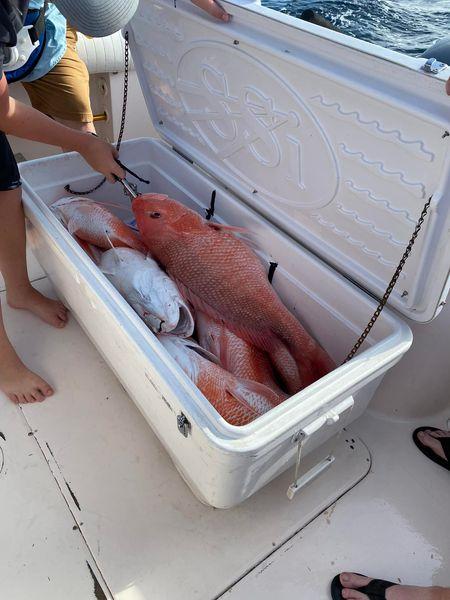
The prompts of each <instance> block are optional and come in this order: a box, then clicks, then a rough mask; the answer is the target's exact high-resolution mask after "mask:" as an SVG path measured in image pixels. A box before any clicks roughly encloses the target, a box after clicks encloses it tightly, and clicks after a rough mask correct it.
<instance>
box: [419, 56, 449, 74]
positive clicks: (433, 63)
mask: <svg viewBox="0 0 450 600" xmlns="http://www.w3.org/2000/svg"><path fill="white" fill-rule="evenodd" d="M447 66H448V65H446V64H445V63H443V62H440V61H439V60H437V59H436V58H429V59H428V60H427V62H426V63H425V64H424V65H422V67H421V68H422V70H423V71H425V73H432V74H433V75H436V74H437V73H440V72H441V71H443V70H444V69H446V68H447Z"/></svg>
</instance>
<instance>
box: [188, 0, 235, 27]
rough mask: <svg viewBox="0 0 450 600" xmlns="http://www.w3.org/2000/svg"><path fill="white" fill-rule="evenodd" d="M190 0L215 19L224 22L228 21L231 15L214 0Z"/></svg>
mask: <svg viewBox="0 0 450 600" xmlns="http://www.w3.org/2000/svg"><path fill="white" fill-rule="evenodd" d="M191 2H192V4H195V6H198V7H199V8H201V9H202V10H205V11H206V12H207V13H208V14H210V15H211V16H212V17H215V18H216V19H220V20H221V21H225V22H228V21H229V20H230V19H231V15H229V14H228V13H227V12H226V10H224V9H223V8H222V7H221V6H220V4H219V3H218V2H216V0H191Z"/></svg>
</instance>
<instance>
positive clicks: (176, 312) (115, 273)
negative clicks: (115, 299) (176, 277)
mask: <svg viewBox="0 0 450 600" xmlns="http://www.w3.org/2000/svg"><path fill="white" fill-rule="evenodd" d="M99 267H100V269H101V271H102V272H103V273H104V274H105V275H106V277H108V279H109V280H110V281H111V283H112V284H113V285H114V287H115V288H116V289H117V290H118V291H119V292H120V294H122V296H123V297H124V298H125V299H126V300H127V302H128V303H129V304H130V305H131V306H132V307H133V309H134V310H135V311H136V312H137V314H138V315H139V316H140V317H141V319H143V321H144V322H145V323H146V324H147V325H148V326H149V327H150V329H151V330H152V331H154V332H155V333H169V332H170V333H172V334H175V335H179V336H181V337H189V336H190V335H192V332H193V331H194V319H193V317H192V314H191V312H190V310H189V308H188V306H187V305H186V303H185V302H184V300H183V298H182V297H181V294H180V292H179V290H178V288H177V286H176V284H175V283H174V282H173V281H172V280H171V279H170V277H169V276H168V275H167V273H165V272H164V271H163V270H162V269H161V268H160V267H159V266H158V264H157V263H156V262H155V261H154V260H153V259H152V258H150V257H149V256H145V255H144V254H142V253H141V252H138V251H137V250H133V249H131V248H112V249H111V250H108V251H107V252H104V253H103V255H102V257H101V260H100V264H99Z"/></svg>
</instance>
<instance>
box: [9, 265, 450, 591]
mask: <svg viewBox="0 0 450 600" xmlns="http://www.w3.org/2000/svg"><path fill="white" fill-rule="evenodd" d="M30 272H31V274H32V278H33V279H34V280H35V281H36V283H35V285H36V286H37V287H38V288H39V289H41V290H43V291H45V292H46V293H51V285H50V283H49V281H48V280H47V279H46V278H45V277H44V274H43V273H42V271H41V270H40V268H39V266H38V265H37V264H36V262H35V261H34V259H33V257H32V256H30ZM0 283H1V282H0ZM0 289H3V288H2V286H0ZM1 299H2V303H3V308H4V316H5V322H6V325H7V328H8V331H9V333H10V336H11V338H12V340H13V341H14V343H15V345H16V347H17V348H18V350H19V352H20V354H21V356H22V357H23V359H24V360H25V362H26V363H27V364H28V365H29V366H30V367H31V368H33V369H35V370H36V371H38V372H40V373H41V374H42V375H43V376H44V377H47V378H48V379H49V380H50V381H51V382H52V383H53V384H54V385H55V387H56V388H57V393H56V394H55V396H54V397H52V398H51V399H49V400H47V401H46V402H44V403H42V404H39V405H26V406H22V407H20V408H18V407H16V406H14V405H12V404H11V403H10V402H8V401H7V400H6V399H5V398H4V397H3V396H0V404H1V415H2V417H1V420H0V432H1V433H0V481H1V484H2V490H3V493H2V494H1V496H0V508H1V514H2V524H1V531H2V539H3V540H8V543H7V544H5V543H4V544H2V560H1V561H0V578H1V581H2V596H4V597H5V598H8V600H23V599H24V598H28V597H32V598H33V599H36V600H40V599H43V600H44V599H45V600H60V599H61V598H64V599H65V600H72V599H73V600H81V599H83V600H84V599H85V598H86V599H87V598H97V599H102V598H116V599H117V600H147V599H158V600H165V599H168V600H178V598H180V599H181V598H183V600H191V599H205V600H210V599H212V598H219V597H224V598H228V597H229V596H231V597H232V598H235V599H236V600H237V599H242V600H244V599H245V600H250V599H253V598H258V600H264V599H265V598H267V599H269V598H270V599H273V598H277V600H287V599H288V598H289V599H290V598H301V599H302V600H328V598H329V594H328V586H329V581H330V580H331V578H332V577H333V576H334V574H335V573H336V572H338V571H340V570H343V569H352V570H356V571H359V572H366V573H370V574H373V575H375V576H380V577H383V578H390V579H393V580H398V581H402V582H408V583H412V584H418V585H429V584H435V585H450V568H449V565H450V532H449V521H448V498H449V492H450V478H449V476H448V475H449V474H448V472H446V471H445V470H444V469H441V468H439V467H438V466H436V465H434V464H432V463H431V462H430V461H428V460H427V459H426V458H425V457H423V456H422V455H421V454H420V453H419V452H417V450H416V449H415V446H414V445H413V443H412V441H411V438H410V433H411V431H412V430H413V429H414V428H415V427H416V426H417V425H419V424H430V425H437V426H441V427H442V426H445V419H444V417H445V415H444V413H442V414H440V415H439V414H435V416H434V417H433V418H430V419H428V420H427V419H425V420H424V418H421V419H420V420H417V422H416V421H413V420H407V419H403V420H402V421H400V420H392V419H389V418H387V417H383V416H380V414H378V415H376V414H375V413H371V412H368V413H367V414H366V415H365V416H364V417H363V418H361V419H360V420H359V421H357V422H356V423H354V424H353V425H352V428H351V431H348V432H346V435H345V436H343V437H342V438H340V440H339V442H338V444H337V446H336V450H335V452H336V456H337V459H338V460H337V461H336V463H337V465H338V466H337V467H336V469H335V470H334V471H332V470H330V471H329V472H328V474H323V475H322V477H320V478H318V479H317V480H316V481H314V482H313V483H312V484H311V485H310V486H309V487H308V488H306V490H304V492H302V493H299V494H297V496H296V497H295V498H294V500H293V501H292V502H289V501H288V500H287V499H286V495H285V492H286V488H287V485H288V484H289V483H290V474H289V473H287V474H285V475H283V476H282V477H280V478H278V479H277V480H275V481H274V482H272V483H271V484H270V485H269V486H267V487H266V488H265V489H264V490H262V491H261V492H259V493H258V494H256V495H255V496H254V497H253V498H251V499H249V500H248V501H247V502H245V503H244V504H243V505H241V506H239V507H237V508H236V509H232V510H228V511H219V510H214V509H212V508H210V507H206V506H204V505H202V504H200V503H199V502H198V501H197V500H196V499H195V498H194V496H193V495H192V494H191V493H190V491H189V490H188V488H187V487H186V485H185V484H184V482H183V481H182V480H181V478H180V477H179V475H178V473H177V471H176V469H175V468H174V466H173V464H172V462H171V461H170V459H169V458H168V456H167V454H166V452H165V451H164V449H163V448H162V446H161V445H160V443H159V442H158V440H157V438H156V436H155V435H154V433H153V432H152V431H151V429H150V428H149V427H148V425H147V424H146V423H145V422H144V419H143V418H142V416H141V415H140V413H139V412H138V410H137V409H136V407H135V405H134V403H133V402H132V401H131V400H130V399H129V398H128V396H127V395H126V393H125V392H124V390H123V388H122V387H121V385H120V383H119V382H118V381H117V379H116V378H115V376H114V375H113V373H112V372H111V371H110V370H109V368H108V367H107V365H106V364H105V362H104V361H103V359H102V357H101V356H100V355H99V354H98V352H97V351H96V350H95V348H94V347H93V346H92V344H91V343H90V341H89V339H88V338H87V336H86V335H85V334H84V332H83V331H82V330H81V328H80V327H79V325H78V324H77V323H76V322H75V320H74V319H72V320H71V322H70V323H69V325H68V327H67V328H66V330H64V331H57V330H52V329H51V328H49V327H46V326H45V325H44V324H41V323H40V322H38V321H37V320H36V319H35V318H34V317H33V316H31V315H28V314H25V313H21V312H19V311H13V310H10V309H8V308H7V307H5V305H4V293H2V294H1ZM124 360H129V358H127V357H124ZM447 416H448V415H447ZM350 436H351V437H350ZM345 437H348V438H349V442H346V440H345V439H344V438H345ZM358 438H359V439H358ZM352 440H355V441H354V442H353V443H352ZM360 440H362V442H361V441H360ZM350 446H353V449H352V450H350ZM355 449H356V450H355ZM367 449H368V450H369V451H370V456H371V461H372V462H371V463H370V458H369V452H368V450H367ZM369 467H370V471H369V472H368V474H367V475H366V473H367V470H368V468H369ZM360 479H362V480H361V481H360V482H359V483H357V481H358V480H360ZM351 482H354V484H356V485H354V487H353V489H351V490H350V491H348V492H347V493H346V494H345V495H343V496H342V497H340V498H339V499H338V500H337V501H336V502H334V503H333V504H332V505H331V506H329V507H327V499H329V498H330V497H335V498H338V497H339V496H340V495H341V494H340V491H339V489H340V486H342V488H343V489H345V487H349V486H350V485H351ZM325 509H326V510H325ZM318 512H321V514H320V515H319V516H316V515H317V513H318ZM314 517H316V518H314ZM308 522H309V524H306V525H305V523H308Z"/></svg>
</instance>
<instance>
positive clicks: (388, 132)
mask: <svg viewBox="0 0 450 600" xmlns="http://www.w3.org/2000/svg"><path fill="white" fill-rule="evenodd" d="M311 100H318V101H319V102H320V104H321V105H322V106H324V107H325V108H328V109H335V111H336V112H337V113H339V115H341V116H342V117H351V118H353V119H355V121H357V122H358V123H359V124H360V125H363V126H364V127H373V128H374V129H375V130H376V131H377V132H378V133H380V134H381V135H384V136H391V137H394V138H395V139H396V140H397V141H399V142H400V143H402V144H404V145H405V146H415V147H416V149H417V150H418V151H419V152H420V153H422V154H424V155H425V156H426V157H427V160H428V161H429V162H433V161H434V159H435V158H436V155H435V153H434V152H431V150H428V149H427V148H426V146H425V144H424V142H423V141H422V140H408V139H406V138H404V137H403V136H402V133H401V131H400V130H399V129H383V127H382V126H381V123H380V122H379V121H377V120H376V119H373V120H372V121H365V120H364V119H363V118H362V117H361V114H360V113H359V112H358V111H357V110H351V111H346V110H344V109H343V108H342V105H341V104H339V102H326V101H325V99H324V97H323V96H321V95H320V94H319V95H317V96H313V97H312V98H311ZM410 149H411V150H412V149H413V148H410Z"/></svg>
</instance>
